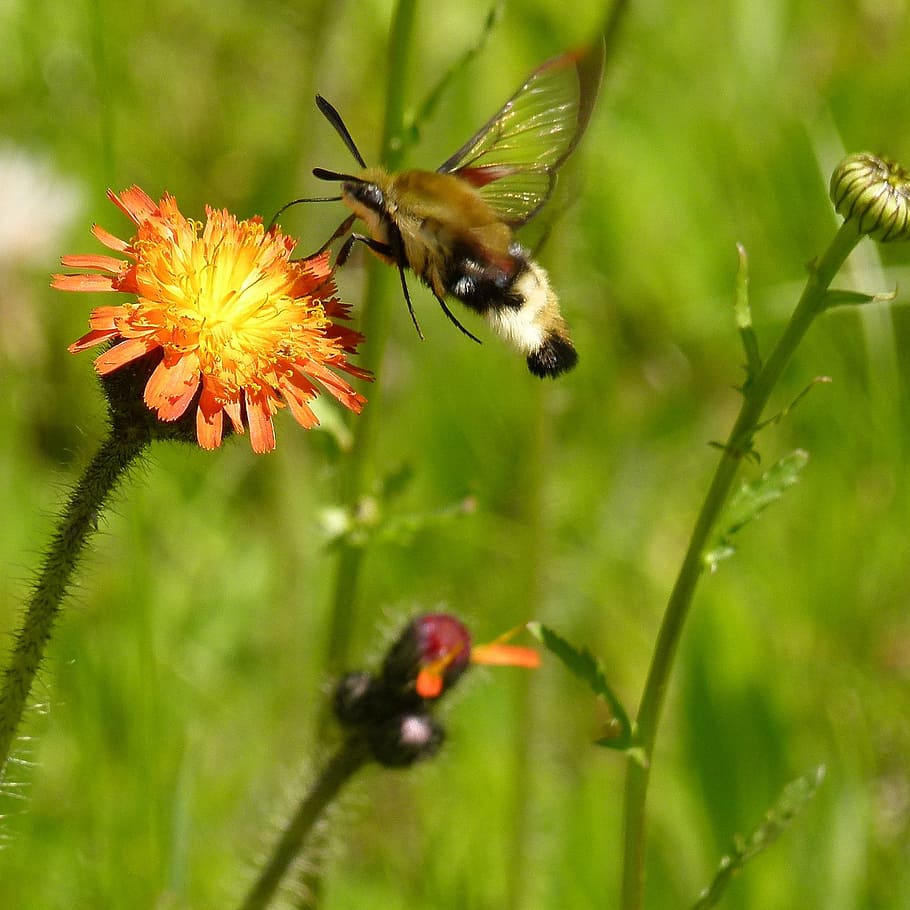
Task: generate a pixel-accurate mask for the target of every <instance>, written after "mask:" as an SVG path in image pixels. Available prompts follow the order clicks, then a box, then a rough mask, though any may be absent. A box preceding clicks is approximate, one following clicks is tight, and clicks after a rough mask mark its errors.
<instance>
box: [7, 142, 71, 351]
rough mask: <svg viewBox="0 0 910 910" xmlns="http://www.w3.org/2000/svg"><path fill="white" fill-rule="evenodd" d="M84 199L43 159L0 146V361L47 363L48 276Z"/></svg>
mask: <svg viewBox="0 0 910 910" xmlns="http://www.w3.org/2000/svg"><path fill="white" fill-rule="evenodd" d="M83 197H84V193H83V190H82V188H81V186H80V185H79V183H78V182H77V181H75V180H73V179H70V178H67V177H64V176H62V175H61V174H60V173H58V172H57V171H56V170H55V169H54V167H53V165H52V164H51V163H50V161H48V159H47V158H45V157H43V156H41V155H38V154H35V153H34V152H30V151H27V150H25V149H22V148H18V147H16V146H13V145H11V144H0V361H3V360H7V361H9V362H10V363H13V362H15V363H30V364H32V365H34V363H36V362H42V361H44V360H45V359H46V355H47V353H48V327H47V322H46V308H47V303H46V301H47V299H48V298H49V296H50V295H49V294H48V293H47V290H48V285H49V283H50V272H51V271H52V270H53V268H54V266H56V265H57V263H58V261H59V257H60V249H61V247H62V246H63V245H64V240H65V238H66V235H67V234H68V233H69V231H70V229H71V227H72V226H73V225H74V223H75V219H76V218H77V217H78V216H79V215H80V214H81V210H82V208H83ZM39 276H40V280H38V278H39Z"/></svg>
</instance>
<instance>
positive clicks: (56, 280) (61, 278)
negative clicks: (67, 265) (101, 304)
mask: <svg viewBox="0 0 910 910" xmlns="http://www.w3.org/2000/svg"><path fill="white" fill-rule="evenodd" d="M51 287H52V288H56V289H57V290H58V291H113V290H114V285H113V281H112V279H111V278H109V277H108V276H107V275H52V276H51Z"/></svg>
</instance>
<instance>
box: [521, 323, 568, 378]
mask: <svg viewBox="0 0 910 910" xmlns="http://www.w3.org/2000/svg"><path fill="white" fill-rule="evenodd" d="M576 363H578V352H577V351H576V350H575V345H574V344H572V342H571V341H570V340H569V339H568V338H566V337H564V336H562V335H557V334H556V333H551V334H549V335H547V337H546V338H545V339H544V340H543V342H542V343H541V345H540V347H538V348H537V349H536V350H534V351H531V353H530V354H528V369H529V370H530V371H531V372H532V373H533V374H534V375H535V376H539V377H540V378H541V379H544V378H546V377H547V376H550V377H551V378H555V377H556V376H559V375H560V374H561V373H566V372H568V371H569V370H571V369H572V367H574V366H575V364H576Z"/></svg>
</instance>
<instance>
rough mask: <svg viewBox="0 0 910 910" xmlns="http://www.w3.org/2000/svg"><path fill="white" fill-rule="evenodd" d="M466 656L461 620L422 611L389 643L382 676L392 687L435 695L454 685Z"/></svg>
mask: <svg viewBox="0 0 910 910" xmlns="http://www.w3.org/2000/svg"><path fill="white" fill-rule="evenodd" d="M470 660H471V635H470V633H469V632H468V630H467V628H466V627H465V626H464V624H463V623H461V622H459V621H458V620H457V619H456V618H455V617H454V616H450V615H448V614H446V613H426V614H424V615H422V616H418V617H416V618H415V619H414V620H412V621H411V622H410V623H408V625H407V626H405V629H404V631H403V632H402V634H401V636H400V637H399V638H398V641H396V642H395V644H394V645H392V648H391V649H390V651H389V653H388V654H387V655H386V659H385V661H384V662H383V665H382V678H383V679H384V680H385V681H386V682H387V683H388V684H389V685H390V686H392V687H395V688H400V689H404V690H409V691H414V690H416V691H417V693H418V694H419V695H420V696H421V697H423V698H431V699H432V698H438V697H439V696H440V695H442V693H443V692H445V691H446V690H447V689H449V688H450V687H451V686H452V685H454V683H455V682H456V681H457V680H458V678H459V677H460V676H461V674H462V673H464V671H465V670H466V669H467V667H468V664H469V663H470ZM433 681H435V684H434V683H433Z"/></svg>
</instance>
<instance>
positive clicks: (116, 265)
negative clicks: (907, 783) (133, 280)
mask: <svg viewBox="0 0 910 910" xmlns="http://www.w3.org/2000/svg"><path fill="white" fill-rule="evenodd" d="M60 261H61V262H62V263H63V264H64V265H65V266H66V267H67V268H68V269H101V271H102V272H110V273H111V274H113V275H116V274H117V273H118V272H119V271H120V268H121V267H122V266H123V265H124V264H125V263H124V261H123V260H122V259H115V258H114V257H113V256H104V255H101V254H99V253H95V254H89V255H83V256H80V255H75V256H61V258H60Z"/></svg>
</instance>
